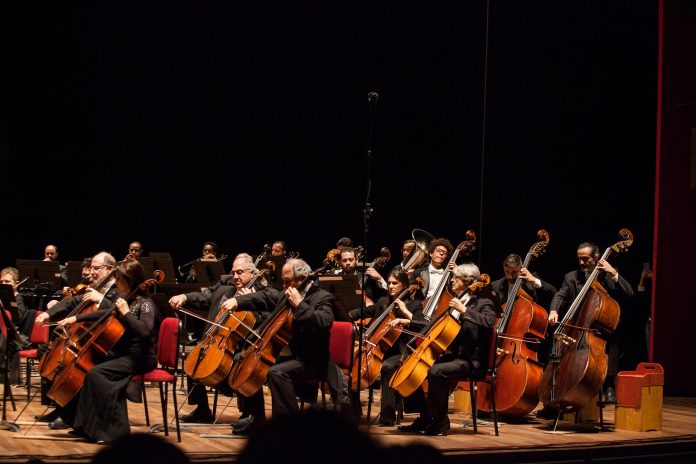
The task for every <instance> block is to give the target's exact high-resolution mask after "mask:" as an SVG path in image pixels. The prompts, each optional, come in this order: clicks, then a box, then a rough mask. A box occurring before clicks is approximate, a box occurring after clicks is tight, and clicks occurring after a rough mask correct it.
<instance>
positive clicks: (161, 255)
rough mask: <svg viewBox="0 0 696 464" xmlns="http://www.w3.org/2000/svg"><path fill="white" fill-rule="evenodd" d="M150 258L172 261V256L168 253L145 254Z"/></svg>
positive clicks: (152, 252) (154, 252) (153, 252)
mask: <svg viewBox="0 0 696 464" xmlns="http://www.w3.org/2000/svg"><path fill="white" fill-rule="evenodd" d="M147 255H148V256H149V257H150V258H169V259H172V255H171V254H169V252H168V251H164V252H159V251H151V252H149V253H148V254H147Z"/></svg>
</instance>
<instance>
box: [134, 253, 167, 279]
mask: <svg viewBox="0 0 696 464" xmlns="http://www.w3.org/2000/svg"><path fill="white" fill-rule="evenodd" d="M138 261H139V262H140V264H142V266H143V271H145V278H146V279H150V278H151V277H152V275H153V274H154V272H155V270H160V271H162V272H164V281H163V282H162V283H166V284H174V283H176V276H175V275H174V262H173V261H172V258H171V257H166V258H155V257H153V256H147V257H142V256H141V257H140V258H138Z"/></svg>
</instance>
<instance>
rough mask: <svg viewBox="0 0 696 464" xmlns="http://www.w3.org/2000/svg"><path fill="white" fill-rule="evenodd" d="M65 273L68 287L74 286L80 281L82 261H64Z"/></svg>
mask: <svg viewBox="0 0 696 464" xmlns="http://www.w3.org/2000/svg"><path fill="white" fill-rule="evenodd" d="M65 274H66V276H67V278H68V287H75V286H76V285H77V284H79V283H80V282H82V261H68V262H67V263H65Z"/></svg>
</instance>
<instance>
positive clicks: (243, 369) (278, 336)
mask: <svg viewBox="0 0 696 464" xmlns="http://www.w3.org/2000/svg"><path fill="white" fill-rule="evenodd" d="M331 264H332V263H331V262H330V261H325V263H324V266H322V267H320V268H318V269H316V270H315V271H312V272H311V273H310V274H309V275H308V276H307V277H305V278H304V279H303V280H302V282H300V283H299V285H297V291H298V292H299V293H300V295H302V296H303V297H304V295H305V294H306V293H307V291H308V290H309V289H310V287H311V286H312V285H313V284H314V281H315V280H316V278H317V276H319V274H321V273H322V272H324V271H325V270H326V269H327V267H329V266H330V265H331ZM292 336H293V328H292V305H290V303H289V302H287V301H286V302H285V304H282V305H278V307H277V308H276V309H275V310H273V312H272V313H271V315H270V316H269V317H268V318H267V319H266V320H265V321H263V323H262V324H261V326H260V327H259V329H258V333H256V332H253V333H250V334H249V335H248V336H247V337H246V338H245V339H244V342H245V343H247V344H248V345H247V346H246V348H244V350H243V351H242V354H241V356H240V358H239V360H238V362H236V363H234V365H233V366H232V370H231V371H230V374H229V376H228V377H227V383H228V384H229V386H230V387H231V388H232V390H234V391H235V392H237V393H241V394H242V395H244V396H246V397H250V396H252V395H254V394H255V393H256V392H257V391H259V389H260V388H261V387H262V386H263V383H264V382H265V381H266V378H267V377H268V370H269V369H270V368H271V366H273V365H274V364H275V362H276V360H277V359H278V356H279V355H280V350H282V349H283V347H285V345H287V344H288V343H289V342H290V339H292Z"/></svg>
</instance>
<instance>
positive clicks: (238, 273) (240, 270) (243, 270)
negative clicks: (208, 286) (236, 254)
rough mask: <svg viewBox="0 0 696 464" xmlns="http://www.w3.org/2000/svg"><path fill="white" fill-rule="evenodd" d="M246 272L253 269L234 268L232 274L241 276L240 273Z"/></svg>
mask: <svg viewBox="0 0 696 464" xmlns="http://www.w3.org/2000/svg"><path fill="white" fill-rule="evenodd" d="M245 272H251V269H237V270H236V271H235V270H232V275H238V276H240V275H242V274H244V273H245Z"/></svg>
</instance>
